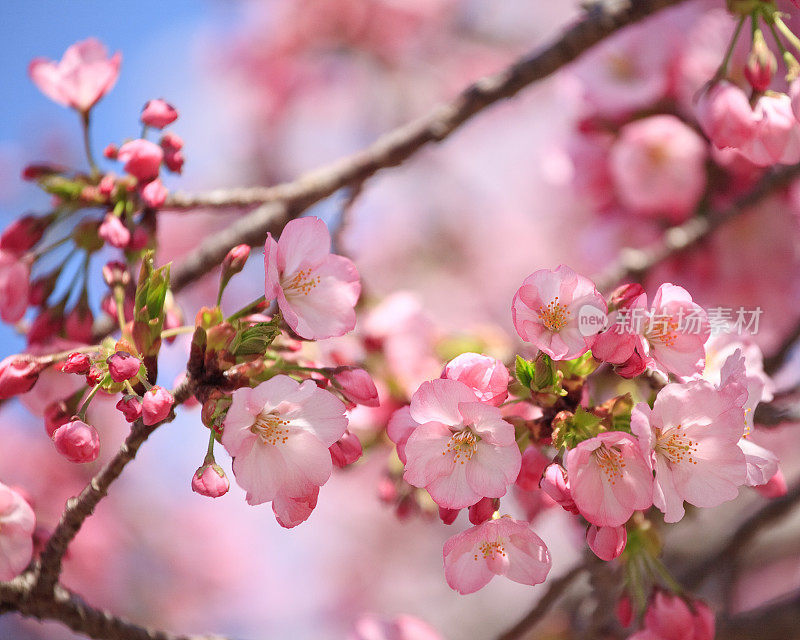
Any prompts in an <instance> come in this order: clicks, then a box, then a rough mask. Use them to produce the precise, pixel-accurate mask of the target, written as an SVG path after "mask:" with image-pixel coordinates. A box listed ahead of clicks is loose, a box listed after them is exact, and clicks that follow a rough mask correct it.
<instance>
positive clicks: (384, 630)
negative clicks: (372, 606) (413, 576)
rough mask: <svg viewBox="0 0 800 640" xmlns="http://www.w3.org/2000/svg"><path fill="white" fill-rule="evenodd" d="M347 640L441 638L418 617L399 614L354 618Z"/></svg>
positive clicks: (435, 639) (421, 639)
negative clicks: (388, 616) (354, 621)
mask: <svg viewBox="0 0 800 640" xmlns="http://www.w3.org/2000/svg"><path fill="white" fill-rule="evenodd" d="M347 640H443V638H442V636H440V635H439V634H438V633H437V632H436V631H435V630H434V629H433V627H431V626H429V625H428V624H427V623H425V622H423V621H422V620H420V619H419V618H414V617H412V616H407V615H399V616H396V617H394V618H384V617H380V616H377V615H371V614H370V615H364V616H361V617H360V618H359V619H358V620H356V623H355V625H354V626H353V631H352V632H351V633H350V635H349V636H348V637H347Z"/></svg>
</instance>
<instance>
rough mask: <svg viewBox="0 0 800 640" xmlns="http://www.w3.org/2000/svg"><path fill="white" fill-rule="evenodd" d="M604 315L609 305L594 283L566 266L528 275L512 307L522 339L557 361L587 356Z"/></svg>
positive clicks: (515, 323) (515, 325) (513, 316)
mask: <svg viewBox="0 0 800 640" xmlns="http://www.w3.org/2000/svg"><path fill="white" fill-rule="evenodd" d="M605 314H606V302H605V300H604V299H603V297H602V296H601V295H600V294H599V293H598V292H597V289H596V288H595V286H594V284H593V283H592V281H591V280H589V279H588V278H585V277H583V276H581V275H578V274H577V273H575V272H574V271H573V270H572V269H570V268H569V267H567V266H565V265H561V266H559V267H558V268H557V269H555V270H548V269H541V270H539V271H536V272H534V273H532V274H531V275H529V276H528V277H527V278H526V279H525V281H524V282H523V283H522V286H521V287H520V288H519V289H518V290H517V292H516V293H515V294H514V301H513V302H512V306H511V316H512V318H513V321H514V327H515V328H516V330H517V333H518V334H519V336H520V337H521V338H522V339H523V340H525V342H531V343H533V345H534V346H536V347H538V348H539V349H541V350H542V351H544V352H545V353H546V354H547V355H549V356H550V357H552V358H553V359H555V360H571V359H572V358H577V357H578V356H580V355H583V354H584V353H586V352H587V351H588V350H589V348H590V347H591V345H592V342H593V340H594V337H595V334H597V333H598V331H600V329H602V328H603V322H602V321H603V319H604V318H605Z"/></svg>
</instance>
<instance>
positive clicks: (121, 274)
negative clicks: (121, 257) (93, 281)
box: [103, 260, 131, 288]
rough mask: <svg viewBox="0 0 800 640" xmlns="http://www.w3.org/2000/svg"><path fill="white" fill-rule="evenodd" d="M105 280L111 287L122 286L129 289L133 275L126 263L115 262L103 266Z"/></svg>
mask: <svg viewBox="0 0 800 640" xmlns="http://www.w3.org/2000/svg"><path fill="white" fill-rule="evenodd" d="M103 280H104V281H105V283H106V284H107V285H108V286H109V287H112V288H113V287H115V286H117V285H122V286H123V287H127V286H128V284H129V283H130V281H131V274H130V272H129V271H128V265H126V264H125V263H124V262H119V261H117V260H114V261H112V262H108V263H107V264H105V265H103Z"/></svg>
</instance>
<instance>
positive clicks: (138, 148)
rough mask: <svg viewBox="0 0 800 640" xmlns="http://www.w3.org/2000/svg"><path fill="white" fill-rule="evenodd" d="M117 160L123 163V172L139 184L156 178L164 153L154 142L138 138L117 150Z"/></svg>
mask: <svg viewBox="0 0 800 640" xmlns="http://www.w3.org/2000/svg"><path fill="white" fill-rule="evenodd" d="M117 158H118V159H119V160H120V161H122V162H124V163H125V171H127V172H128V173H129V174H131V175H132V176H134V177H135V178H136V179H137V180H139V181H141V182H148V181H150V180H153V179H154V178H156V177H158V170H159V167H160V166H161V161H162V160H163V159H164V151H163V149H162V148H161V147H159V146H158V145H157V144H156V143H155V142H150V141H149V140H144V139H141V138H139V139H138V140H131V141H130V142H126V143H125V144H123V145H122V146H121V147H120V148H119V152H118V153H117Z"/></svg>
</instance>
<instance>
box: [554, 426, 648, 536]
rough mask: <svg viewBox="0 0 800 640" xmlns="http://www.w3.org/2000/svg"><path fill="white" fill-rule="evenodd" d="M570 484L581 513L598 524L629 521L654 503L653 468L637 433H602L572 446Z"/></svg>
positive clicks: (568, 471) (568, 461) (567, 462)
mask: <svg viewBox="0 0 800 640" xmlns="http://www.w3.org/2000/svg"><path fill="white" fill-rule="evenodd" d="M566 467H567V476H568V477H569V488H570V494H571V495H572V499H573V500H574V501H575V506H577V508H578V509H579V510H580V512H581V515H582V516H583V517H584V518H586V519H587V520H588V521H589V522H591V523H592V524H595V525H597V526H598V527H618V526H620V525H623V524H625V523H626V522H627V521H628V518H630V517H631V515H633V512H634V511H640V510H643V509H647V508H648V507H649V506H650V505H651V504H653V472H652V470H651V467H650V463H649V461H648V460H646V459H645V457H644V456H643V455H642V451H641V450H640V448H639V443H638V442H637V440H636V438H634V437H633V436H631V435H629V434H627V433H623V432H621V431H609V432H607V433H601V434H599V435H598V436H595V437H594V438H590V439H588V440H584V441H583V442H581V443H579V444H578V445H577V446H576V447H575V448H574V449H570V450H569V452H568V453H567V458H566Z"/></svg>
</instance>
